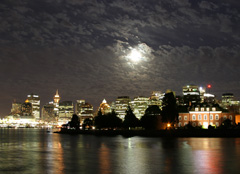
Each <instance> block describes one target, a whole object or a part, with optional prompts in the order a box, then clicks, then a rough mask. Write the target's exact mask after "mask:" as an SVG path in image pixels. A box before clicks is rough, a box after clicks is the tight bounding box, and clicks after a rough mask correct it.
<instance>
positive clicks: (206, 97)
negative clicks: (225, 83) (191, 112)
mask: <svg viewBox="0 0 240 174" xmlns="http://www.w3.org/2000/svg"><path fill="white" fill-rule="evenodd" d="M203 96H204V103H212V104H214V103H216V99H215V95H213V94H208V93H205V94H204V95H203Z"/></svg>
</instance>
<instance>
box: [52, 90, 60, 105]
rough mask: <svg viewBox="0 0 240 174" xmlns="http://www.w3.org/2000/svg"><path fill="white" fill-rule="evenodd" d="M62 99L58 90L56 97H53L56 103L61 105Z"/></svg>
mask: <svg viewBox="0 0 240 174" xmlns="http://www.w3.org/2000/svg"><path fill="white" fill-rule="evenodd" d="M60 99H61V97H60V96H59V94H58V89H57V91H56V95H55V96H54V97H53V100H54V103H57V104H59V101H60Z"/></svg>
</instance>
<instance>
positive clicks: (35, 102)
mask: <svg viewBox="0 0 240 174" xmlns="http://www.w3.org/2000/svg"><path fill="white" fill-rule="evenodd" d="M27 99H28V101H29V102H30V103H31V104H32V116H33V117H34V118H35V119H36V120H39V119H40V97H39V95H36V94H30V95H28V96H27Z"/></svg>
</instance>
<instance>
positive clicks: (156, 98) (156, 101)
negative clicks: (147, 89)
mask: <svg viewBox="0 0 240 174" xmlns="http://www.w3.org/2000/svg"><path fill="white" fill-rule="evenodd" d="M164 95H165V93H162V92H161V91H153V92H152V95H151V97H150V99H149V104H148V105H157V106H159V107H160V108H161V106H162V100H163V97H164Z"/></svg>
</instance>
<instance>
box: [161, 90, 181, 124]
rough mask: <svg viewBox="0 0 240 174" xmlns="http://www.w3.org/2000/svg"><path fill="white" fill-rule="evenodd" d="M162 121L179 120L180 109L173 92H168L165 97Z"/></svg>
mask: <svg viewBox="0 0 240 174" xmlns="http://www.w3.org/2000/svg"><path fill="white" fill-rule="evenodd" d="M162 121H163V122H165V123H174V122H178V109H177V104H176V98H175V97H174V94H173V92H169V93H166V94H165V96H164V98H163V109H162Z"/></svg>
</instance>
